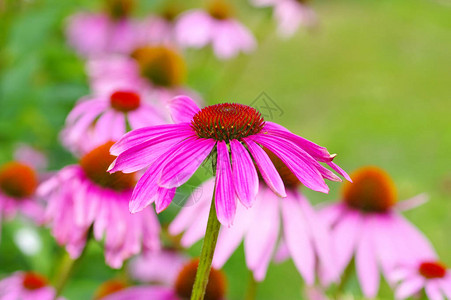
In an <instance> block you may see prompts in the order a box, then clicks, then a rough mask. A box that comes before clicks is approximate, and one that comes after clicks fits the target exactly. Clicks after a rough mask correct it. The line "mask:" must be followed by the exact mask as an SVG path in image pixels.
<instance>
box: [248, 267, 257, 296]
mask: <svg viewBox="0 0 451 300" xmlns="http://www.w3.org/2000/svg"><path fill="white" fill-rule="evenodd" d="M249 275H250V276H249V284H248V285H247V291H246V297H245V299H246V300H255V299H256V297H257V284H258V283H257V281H255V278H254V274H252V271H250V272H249Z"/></svg>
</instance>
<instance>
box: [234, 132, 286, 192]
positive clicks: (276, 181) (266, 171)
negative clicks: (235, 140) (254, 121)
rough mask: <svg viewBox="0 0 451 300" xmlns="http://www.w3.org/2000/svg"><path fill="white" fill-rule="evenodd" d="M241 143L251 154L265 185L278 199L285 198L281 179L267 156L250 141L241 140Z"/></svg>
mask: <svg viewBox="0 0 451 300" xmlns="http://www.w3.org/2000/svg"><path fill="white" fill-rule="evenodd" d="M243 141H244V143H245V144H246V146H247V148H248V149H249V151H250V152H251V154H252V156H253V158H254V161H255V163H256V164H257V167H258V169H259V171H260V174H261V175H262V177H263V179H264V180H265V182H266V184H267V185H268V186H269V187H270V188H271V190H273V192H274V193H276V194H277V195H279V196H280V197H286V196H287V194H286V192H285V186H284V185H283V181H282V178H280V175H279V172H277V170H276V168H275V167H274V165H273V163H272V162H271V159H270V158H269V157H268V154H266V152H265V151H264V150H263V149H262V148H261V147H260V146H259V145H257V144H256V143H254V142H253V141H252V140H250V139H243Z"/></svg>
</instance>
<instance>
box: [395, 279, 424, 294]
mask: <svg viewBox="0 0 451 300" xmlns="http://www.w3.org/2000/svg"><path fill="white" fill-rule="evenodd" d="M423 285H424V279H423V278H422V277H420V276H415V277H413V278H411V279H409V280H406V281H404V282H402V283H401V284H400V285H399V286H398V288H397V289H396V292H395V296H396V299H406V298H408V297H410V296H412V295H414V294H415V293H417V292H418V291H420V290H421V288H422V287H423Z"/></svg>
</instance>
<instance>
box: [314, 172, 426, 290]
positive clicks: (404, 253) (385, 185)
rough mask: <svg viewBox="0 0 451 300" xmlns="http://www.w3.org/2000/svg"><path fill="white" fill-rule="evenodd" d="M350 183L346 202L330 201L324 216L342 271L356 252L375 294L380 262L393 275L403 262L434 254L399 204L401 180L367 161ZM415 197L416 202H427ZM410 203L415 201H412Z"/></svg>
mask: <svg viewBox="0 0 451 300" xmlns="http://www.w3.org/2000/svg"><path fill="white" fill-rule="evenodd" d="M351 177H352V178H353V180H354V183H353V184H345V185H344V189H343V196H342V197H343V202H342V203H337V204H333V205H330V206H327V207H325V208H324V209H323V210H322V211H321V218H323V219H324V220H325V221H327V222H328V223H329V224H330V226H332V228H333V229H332V243H333V244H332V245H333V250H334V252H335V259H336V266H337V268H338V271H339V273H342V272H343V271H344V270H345V269H346V267H347V266H348V264H349V263H350V262H351V259H352V257H353V256H354V255H355V266H356V270H357V277H358V279H359V282H360V286H361V288H362V291H363V294H364V295H365V296H366V297H368V298H373V297H375V296H376V295H377V292H378V290H379V281H380V275H379V266H380V267H381V269H382V272H383V273H384V276H385V277H386V278H387V279H389V274H390V271H391V270H392V269H393V268H394V267H395V266H397V265H398V264H400V263H402V262H405V261H412V260H415V259H416V258H418V257H424V256H426V257H428V256H433V255H434V250H433V248H432V246H431V245H430V243H429V241H428V240H427V238H426V237H425V236H424V235H423V234H422V233H421V232H420V231H419V230H418V229H416V228H415V227H414V226H413V225H412V224H410V223H409V222H408V221H407V220H405V219H404V218H403V217H402V216H401V215H400V214H399V213H398V212H397V210H396V207H395V204H396V191H395V186H394V184H393V182H392V180H391V178H390V177H389V175H388V174H387V173H386V172H385V171H383V170H382V169H379V168H377V167H365V168H361V169H359V170H357V171H356V172H355V173H354V174H352V175H351ZM421 198H423V197H422V196H420V197H419V198H413V199H412V200H409V201H413V202H423V200H422V199H421ZM408 206H410V205H408Z"/></svg>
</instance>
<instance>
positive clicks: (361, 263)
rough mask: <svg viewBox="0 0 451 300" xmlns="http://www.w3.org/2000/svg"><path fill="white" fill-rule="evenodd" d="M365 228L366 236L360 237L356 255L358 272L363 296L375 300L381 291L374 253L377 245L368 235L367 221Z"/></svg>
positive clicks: (364, 224)
mask: <svg viewBox="0 0 451 300" xmlns="http://www.w3.org/2000/svg"><path fill="white" fill-rule="evenodd" d="M363 227H364V228H363V229H362V230H363V231H364V232H365V234H362V235H361V237H360V241H359V242H358V245H357V249H356V255H355V264H356V271H357V277H358V278H359V282H360V286H361V288H362V292H363V294H364V295H365V296H366V297H368V298H374V297H375V296H376V295H377V291H378V290H379V281H380V275H379V270H378V267H377V260H376V254H375V253H374V246H375V245H374V243H373V241H372V236H371V235H370V234H368V232H371V231H370V227H369V225H368V222H367V220H365V222H364V223H363Z"/></svg>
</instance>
